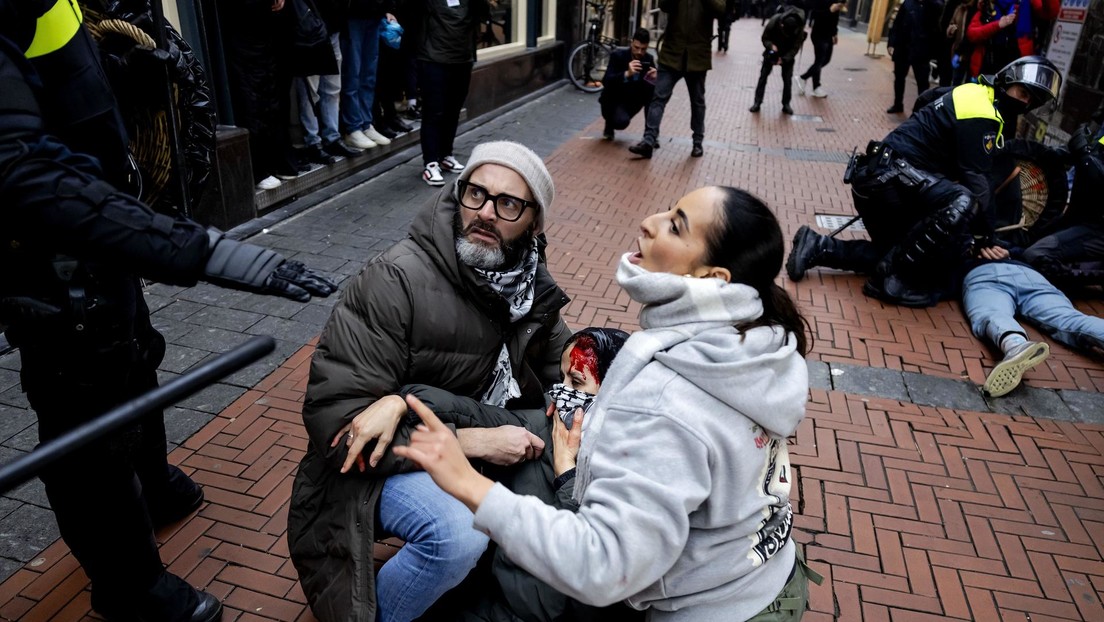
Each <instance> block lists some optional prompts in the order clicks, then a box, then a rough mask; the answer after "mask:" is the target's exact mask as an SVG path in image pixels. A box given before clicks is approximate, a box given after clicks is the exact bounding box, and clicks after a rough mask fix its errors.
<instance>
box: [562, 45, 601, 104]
mask: <svg viewBox="0 0 1104 622" xmlns="http://www.w3.org/2000/svg"><path fill="white" fill-rule="evenodd" d="M609 58H610V51H609V48H607V47H606V46H604V45H599V44H597V43H594V42H593V41H583V42H582V43H580V44H578V45H576V46H575V48H574V49H573V50H571V54H569V55H568V57H567V77H568V78H569V79H570V80H571V83H572V84H574V85H575V87H576V88H578V89H580V90H582V91H586V92H587V93H597V92H598V91H601V90H602V78H604V77H605V75H606V67H607V66H608V65H609Z"/></svg>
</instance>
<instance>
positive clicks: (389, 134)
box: [372, 122, 399, 140]
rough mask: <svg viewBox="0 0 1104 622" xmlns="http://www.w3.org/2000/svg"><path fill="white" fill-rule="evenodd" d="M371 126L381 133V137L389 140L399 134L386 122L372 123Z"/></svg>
mask: <svg viewBox="0 0 1104 622" xmlns="http://www.w3.org/2000/svg"><path fill="white" fill-rule="evenodd" d="M372 127H374V128H376V131H377V132H379V133H380V134H383V137H384V138H386V139H388V140H391V139H393V138H395V137H396V136H398V135H399V133H398V132H396V131H395V130H393V129H391V128H390V127H388V125H387V123H386V122H385V123H380V124H379V125H378V126H375V125H373V126H372Z"/></svg>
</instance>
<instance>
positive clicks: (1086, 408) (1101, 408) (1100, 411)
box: [1058, 390, 1104, 424]
mask: <svg viewBox="0 0 1104 622" xmlns="http://www.w3.org/2000/svg"><path fill="white" fill-rule="evenodd" d="M1058 396H1059V397H1061V398H1062V401H1063V402H1065V403H1066V406H1067V407H1068V408H1069V409H1070V411H1071V412H1072V413H1073V414H1074V416H1075V417H1077V420H1078V421H1081V422H1084V423H1095V424H1104V395H1101V394H1100V393H1089V392H1087V391H1069V390H1061V391H1058Z"/></svg>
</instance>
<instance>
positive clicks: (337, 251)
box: [318, 244, 376, 263]
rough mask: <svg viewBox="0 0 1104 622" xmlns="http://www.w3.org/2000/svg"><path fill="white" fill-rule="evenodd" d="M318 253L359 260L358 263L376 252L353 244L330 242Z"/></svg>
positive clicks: (364, 261) (365, 260) (325, 255)
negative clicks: (330, 243)
mask: <svg viewBox="0 0 1104 622" xmlns="http://www.w3.org/2000/svg"><path fill="white" fill-rule="evenodd" d="M318 254H319V255H322V256H324V257H338V258H341V259H347V260H349V261H359V262H360V263H366V262H367V261H368V258H369V257H370V256H375V255H376V253H372V252H371V250H370V249H368V248H357V247H355V246H345V245H344V244H332V245H330V246H327V247H326V248H324V249H322V250H321V251H320V252H319V253H318Z"/></svg>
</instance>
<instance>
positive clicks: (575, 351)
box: [570, 335, 602, 382]
mask: <svg viewBox="0 0 1104 622" xmlns="http://www.w3.org/2000/svg"><path fill="white" fill-rule="evenodd" d="M570 356H571V371H577V372H580V373H585V372H590V377H591V378H594V380H595V381H597V382H601V381H602V379H601V378H599V377H598V344H597V343H595V341H594V338H593V337H590V336H589V335H580V336H579V338H578V339H576V340H575V343H574V344H573V345H572V346H571V355H570Z"/></svg>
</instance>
